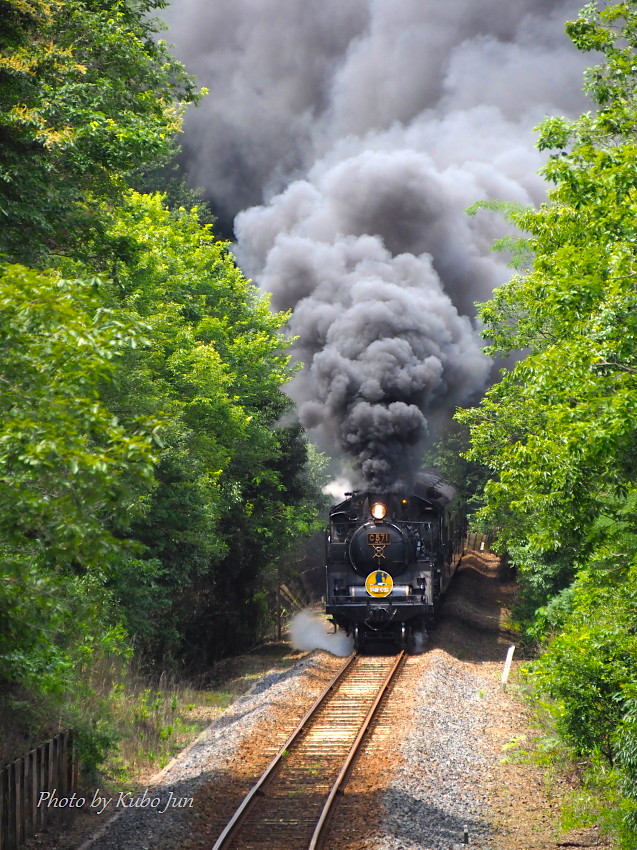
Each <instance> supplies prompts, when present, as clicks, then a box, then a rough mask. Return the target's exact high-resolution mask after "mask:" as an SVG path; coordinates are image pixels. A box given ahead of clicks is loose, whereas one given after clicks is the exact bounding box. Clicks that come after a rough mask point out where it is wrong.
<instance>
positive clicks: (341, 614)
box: [326, 470, 466, 652]
mask: <svg viewBox="0 0 637 850" xmlns="http://www.w3.org/2000/svg"><path fill="white" fill-rule="evenodd" d="M345 496H346V499H345V501H343V502H341V503H340V504H338V505H335V506H334V507H333V508H332V509H331V510H330V516H329V528H328V531H327V567H326V571H327V588H326V612H327V614H328V615H329V617H330V618H331V619H332V621H333V623H334V624H335V626H338V627H340V628H341V629H344V630H345V631H346V632H347V634H350V635H352V636H353V638H354V645H355V647H356V648H357V649H358V648H360V647H361V646H362V645H363V644H364V643H365V642H367V641H368V640H370V639H372V638H379V639H389V640H393V641H394V642H395V643H397V644H398V646H400V647H401V648H407V649H409V650H410V651H412V652H413V651H417V650H418V649H419V647H420V646H421V645H422V644H423V643H424V638H425V636H426V631H427V627H428V625H429V624H430V623H431V621H432V620H433V617H434V615H435V613H436V609H437V606H438V603H439V601H440V599H441V598H442V596H443V595H444V593H445V591H446V589H447V587H448V585H449V582H450V581H451V578H452V576H453V574H454V572H455V570H456V568H457V566H458V563H459V561H460V558H461V557H462V552H463V548H464V540H465V534H466V520H465V512H464V509H463V505H462V503H461V500H460V499H459V498H458V496H457V494H456V491H455V489H454V488H453V487H452V486H451V485H449V484H446V483H445V482H444V481H443V480H442V479H441V478H440V476H439V475H438V474H437V473H436V472H435V471H434V470H425V471H422V472H419V473H418V474H417V475H416V482H415V485H414V487H413V491H412V492H410V493H405V494H397V493H393V492H388V493H372V492H353V493H346V494H345Z"/></svg>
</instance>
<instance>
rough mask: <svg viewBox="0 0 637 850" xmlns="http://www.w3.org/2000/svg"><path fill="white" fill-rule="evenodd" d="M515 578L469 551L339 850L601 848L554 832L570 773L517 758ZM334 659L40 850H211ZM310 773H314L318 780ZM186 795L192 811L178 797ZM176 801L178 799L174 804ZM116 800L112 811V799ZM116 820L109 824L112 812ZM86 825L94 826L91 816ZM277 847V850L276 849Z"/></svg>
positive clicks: (377, 736)
mask: <svg viewBox="0 0 637 850" xmlns="http://www.w3.org/2000/svg"><path fill="white" fill-rule="evenodd" d="M514 595H515V583H514V582H513V581H512V580H511V579H507V578H502V577H501V576H500V575H499V574H498V562H497V559H496V558H495V557H494V556H492V555H489V554H486V553H477V552H474V553H470V554H469V555H468V556H466V557H465V559H464V560H463V564H462V569H461V570H460V572H459V574H458V576H457V580H456V581H455V583H454V585H453V587H452V589H451V590H450V593H449V595H448V598H447V600H446V602H445V606H444V610H443V612H442V616H441V618H440V622H439V625H438V628H437V629H436V630H435V631H434V632H432V634H431V636H430V641H429V645H428V648H427V651H426V652H425V653H424V654H422V655H420V656H413V657H411V658H409V659H408V662H407V664H406V666H405V668H404V671H403V674H402V675H401V678H400V680H399V681H398V682H397V684H396V685H395V687H394V690H393V692H392V695H391V698H390V699H389V700H388V701H387V703H386V705H385V708H384V713H383V714H382V716H381V718H380V720H379V722H378V723H377V725H376V727H375V729H374V731H373V733H372V734H371V735H370V736H369V737H368V739H367V741H366V743H365V746H364V749H363V752H362V754H361V755H360V757H359V759H358V761H357V763H356V766H355V768H354V770H353V772H352V774H351V776H350V780H349V783H348V786H347V788H346V790H345V793H344V794H343V796H342V799H341V801H340V803H339V806H338V808H337V810H336V812H335V814H334V817H333V819H332V822H331V830H332V832H331V834H330V839H329V845H328V846H329V847H338V848H339V850H429V849H430V850H458V848H461V847H464V846H466V844H465V841H468V842H469V846H471V847H474V848H482V850H558V848H562V847H597V848H602V847H604V848H606V847H608V845H607V844H605V843H604V841H603V839H602V838H600V836H599V835H598V834H597V832H596V831H595V830H584V831H580V832H569V833H566V834H564V833H563V832H562V831H561V829H560V809H561V806H562V803H563V801H564V799H565V798H566V796H567V795H568V793H569V791H570V781H569V778H568V776H566V775H563V774H560V773H558V772H557V771H555V770H551V772H550V773H547V770H546V768H543V767H540V766H538V765H536V764H534V763H533V762H531V761H529V760H525V759H524V758H519V757H518V756H517V755H516V753H519V752H522V751H524V750H531V749H532V748H533V738H534V736H535V734H536V730H535V725H534V720H533V717H532V715H531V713H530V711H529V710H528V709H527V707H526V705H525V703H524V702H523V700H522V699H521V697H520V695H519V693H518V686H517V684H516V681H517V674H518V668H519V665H520V664H521V663H522V662H521V660H520V658H519V655H518V657H517V658H515V659H514V663H513V671H512V674H511V679H510V684H509V687H508V688H507V690H504V689H503V687H502V682H501V674H502V669H503V663H504V659H505V656H506V652H507V649H508V647H509V646H510V645H511V644H512V642H514V641H515V638H514V634H513V633H512V632H511V630H510V628H509V625H508V618H509V613H510V609H511V605H512V602H513V600H514ZM342 664H343V659H341V658H334V657H333V656H330V655H328V654H327V653H324V652H315V653H312V654H309V655H306V656H305V657H303V658H302V659H301V660H300V661H299V662H298V663H297V664H295V665H294V666H293V667H292V668H290V669H288V670H282V669H278V670H272V671H271V672H269V673H268V674H267V675H265V676H264V677H263V678H262V679H260V680H259V681H257V682H256V684H255V685H254V687H253V688H252V690H251V692H250V693H249V694H246V695H245V696H243V697H241V698H239V699H238V700H236V701H235V702H234V703H233V704H232V705H231V706H230V707H229V708H227V709H226V711H225V712H224V713H223V714H221V715H220V716H219V718H218V719H217V720H215V721H214V722H213V724H212V725H211V726H210V727H209V728H208V729H207V730H206V731H205V732H204V733H203V734H202V735H201V736H200V737H199V738H198V739H197V741H195V742H194V743H193V744H192V745H191V746H190V747H189V748H188V749H187V750H186V751H184V753H182V754H181V755H180V756H179V757H178V758H177V759H176V760H175V761H174V762H173V763H172V764H171V765H169V766H168V768H167V769H165V770H164V771H162V773H161V774H160V775H159V776H157V777H155V778H153V780H149V782H148V783H147V786H145V788H140V789H139V792H138V793H137V796H133V797H131V798H126V802H130V801H131V800H135V799H137V800H143V794H144V792H145V791H146V787H147V788H148V790H147V791H146V799H149V798H150V799H158V800H159V801H160V803H161V805H160V803H158V804H157V805H156V806H154V807H153V806H152V805H151V804H147V805H146V806H145V807H144V806H143V805H142V804H141V803H140V805H138V806H135V805H127V806H124V805H122V806H118V807H116V809H113V806H111V809H110V814H109V812H108V811H104V812H103V813H102V814H101V815H98V814H96V813H94V814H93V815H91V816H90V822H88V823H85V824H84V826H83V828H82V829H83V831H82V832H78V831H76V832H75V833H73V832H70V833H67V834H66V835H64V836H57V837H56V838H55V841H54V843H51V842H52V841H53V838H52V836H41V837H40V839H36V840H35V841H34V842H32V844H31V846H32V847H41V848H44V847H45V848H47V850H53V848H55V850H71V849H72V850H78V848H81V850H120V848H121V850H123V848H126V850H145V848H153V850H177V848H180V850H210V848H211V847H212V846H213V844H214V842H215V839H216V837H217V836H218V835H219V833H220V832H221V830H222V829H223V827H224V825H225V824H226V822H227V821H228V820H229V818H230V817H231V815H232V813H233V812H234V810H235V809H236V807H237V806H238V804H239V803H240V801H241V799H242V797H243V795H244V794H246V793H247V791H248V790H249V789H250V787H251V786H252V785H253V784H254V782H255V781H256V779H257V778H258V776H259V775H260V773H261V772H262V771H263V770H264V768H265V767H266V766H267V764H268V763H269V761H270V760H271V758H272V757H273V755H274V754H275V753H276V751H277V750H278V749H279V748H280V747H281V745H282V743H283V742H284V741H285V740H286V738H287V736H288V735H289V733H290V731H291V730H292V729H293V728H294V726H295V725H296V724H297V723H298V721H299V719H300V717H301V716H302V715H303V713H304V712H305V711H306V710H307V709H308V708H309V706H310V705H311V703H312V702H313V700H314V699H315V698H316V696H317V695H318V694H319V693H320V691H321V690H322V689H323V688H324V687H325V684H326V683H327V681H329V679H330V678H331V677H332V676H333V675H334V672H335V671H336V670H337V669H338V668H339V667H340V666H341V665H342ZM318 779H319V777H318V774H317V781H318ZM184 800H185V801H188V802H187V804H186V803H183V801H184ZM175 801H182V805H179V804H178V803H175ZM113 805H114V804H113ZM113 815H114V816H113ZM87 820H89V819H88V818H87ZM272 850H277V848H274V846H273V847H272Z"/></svg>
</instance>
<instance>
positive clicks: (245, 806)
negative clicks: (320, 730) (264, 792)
mask: <svg viewBox="0 0 637 850" xmlns="http://www.w3.org/2000/svg"><path fill="white" fill-rule="evenodd" d="M355 658H356V653H353V654H352V655H350V657H349V658H348V660H347V661H346V662H345V664H344V665H343V666H342V667H341V669H340V670H339V671H338V673H337V674H336V675H335V676H334V678H333V679H332V680H331V681H330V682H329V684H328V685H327V687H326V688H325V690H323V691H322V693H321V694H320V696H319V697H318V699H317V700H316V702H315V703H314V704H313V705H312V706H311V708H310V709H309V710H308V712H307V713H306V714H305V716H304V717H303V719H302V720H301V722H300V723H299V725H298V726H297V727H296V729H295V730H294V731H293V732H292V734H291V735H290V737H289V738H288V739H287V741H286V742H285V744H283V746H282V747H281V749H280V750H279V752H278V753H277V754H276V755H275V757H274V758H273V759H272V761H271V762H270V764H269V765H268V766H267V767H266V769H265V771H264V772H263V773H262V774H261V777H260V778H259V779H258V781H257V782H256V783H255V785H253V786H252V788H251V789H250V791H248V793H247V794H246V796H245V797H244V799H243V801H242V803H241V805H240V806H239V808H238V809H237V810H236V812H235V813H234V815H233V816H232V818H231V819H230V820H229V821H228V823H227V824H226V827H225V829H224V830H223V832H222V833H221V835H220V836H219V838H218V839H217V840H216V842H215V844H214V846H213V848H212V850H223V848H224V847H227V846H228V844H229V843H230V841H231V840H232V839H233V838H234V836H235V834H236V832H237V830H238V828H239V826H240V825H241V823H242V822H243V820H244V819H245V817H246V815H247V814H248V812H249V810H250V809H251V807H252V805H253V804H254V801H255V797H256V796H257V794H258V793H259V791H260V790H261V788H262V787H263V785H265V783H266V782H267V780H268V779H269V778H270V776H271V775H272V774H273V773H274V771H275V770H276V768H277V767H278V765H279V764H280V762H281V761H282V760H283V759H284V758H285V756H286V755H287V753H288V750H289V748H290V747H291V746H292V745H293V744H294V743H295V742H296V741H297V739H298V738H300V737H301V735H302V734H303V733H304V732H305V731H306V727H307V723H308V721H309V720H310V719H311V717H312V715H314V714H315V713H316V712H317V711H318V709H319V708H320V707H321V706H322V705H323V703H324V702H325V700H326V699H327V697H328V696H329V695H330V692H331V691H332V690H333V689H334V687H335V686H336V685H337V684H338V683H339V682H340V680H341V679H342V678H343V676H344V675H345V673H346V672H347V671H348V670H349V668H350V667H351V666H352V664H353V663H354V660H355Z"/></svg>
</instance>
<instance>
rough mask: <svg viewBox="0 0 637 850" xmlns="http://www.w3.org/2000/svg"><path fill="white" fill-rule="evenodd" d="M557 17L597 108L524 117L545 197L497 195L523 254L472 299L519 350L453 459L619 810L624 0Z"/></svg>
mask: <svg viewBox="0 0 637 850" xmlns="http://www.w3.org/2000/svg"><path fill="white" fill-rule="evenodd" d="M567 31H568V33H569V34H570V36H571V38H572V40H573V41H574V43H575V44H576V46H577V47H578V48H580V49H582V50H585V51H590V50H595V51H599V52H601V53H602V54H603V62H602V63H601V64H599V65H597V66H595V67H593V68H591V69H590V70H589V71H588V72H587V74H586V88H587V90H588V92H589V94H590V95H591V96H592V97H593V99H594V100H595V102H596V107H597V108H596V111H595V112H593V113H592V114H586V115H583V116H581V117H580V118H579V119H577V120H575V121H572V122H569V121H567V120H565V119H563V118H551V119H548V120H547V121H545V122H544V123H543V124H542V125H541V126H540V128H539V131H540V135H539V147H540V149H541V150H547V151H553V152H552V153H551V155H550V157H549V159H548V162H547V165H546V167H545V169H544V173H545V175H546V177H547V179H548V180H549V182H550V183H551V184H552V188H551V189H550V190H549V193H548V201H547V202H546V203H545V204H543V205H542V206H541V207H540V208H539V209H537V210H533V209H528V210H524V209H515V208H510V209H509V210H508V211H507V217H508V218H509V219H510V220H511V221H513V223H514V224H516V225H517V226H518V227H519V228H520V229H521V230H522V231H523V232H524V234H525V241H524V242H523V243H520V244H519V245H518V248H520V245H521V247H522V251H521V252H520V251H519V255H520V256H521V257H524V256H525V255H526V256H527V257H528V258H530V260H529V263H528V268H527V270H526V272H525V273H521V274H518V275H516V276H515V277H513V279H512V280H511V281H510V282H509V283H508V284H506V285H505V286H503V287H502V288H500V289H499V290H497V291H496V293H495V294H494V297H493V299H492V300H491V301H490V302H489V303H487V304H485V305H482V309H481V317H482V320H483V322H484V323H485V336H487V337H489V338H490V340H491V348H490V351H491V353H493V354H509V353H511V352H513V351H519V352H521V353H523V354H524V355H525V356H524V359H523V360H521V361H520V362H519V363H517V365H516V366H515V367H514V368H512V369H510V370H505V371H503V373H502V378H501V381H500V382H499V383H498V384H497V385H495V386H494V387H492V388H491V389H490V390H489V392H488V393H487V394H486V397H485V399H484V401H483V403H482V404H481V405H480V406H479V407H478V408H474V409H472V410H468V411H463V412H462V413H461V414H460V415H459V418H460V420H461V421H463V422H464V423H466V424H468V425H469V426H470V428H471V439H472V448H471V450H470V452H469V457H470V458H472V459H473V460H476V461H479V462H482V463H484V464H486V466H488V468H489V470H490V473H491V479H490V481H489V482H488V483H487V485H486V487H485V499H486V503H485V506H484V508H483V509H482V511H481V515H482V518H483V519H484V521H485V522H488V523H491V524H493V525H496V526H499V527H501V528H502V534H501V541H500V542H501V545H502V546H506V548H507V549H508V551H509V552H510V554H511V556H512V558H513V560H514V561H515V562H516V563H517V565H518V567H519V569H520V573H521V577H522V581H523V589H524V595H525V600H526V602H527V605H528V611H529V613H530V614H532V613H533V612H535V615H536V616H535V625H534V627H533V630H534V634H535V635H536V636H540V637H543V638H545V639H549V640H550V643H549V644H548V649H547V651H546V653H545V654H544V655H543V657H542V658H541V660H540V662H539V664H538V667H537V670H538V672H537V677H538V681H539V682H540V684H541V685H542V687H543V688H544V689H545V690H546V691H547V692H548V693H549V694H551V695H552V696H553V697H554V698H555V699H556V701H557V707H558V711H559V716H560V721H559V726H560V728H561V730H562V731H563V732H564V734H565V735H566V736H567V738H568V740H569V741H570V742H571V744H572V745H573V747H574V748H575V750H577V751H579V752H581V753H587V754H589V755H591V754H595V753H598V754H601V757H602V758H604V759H606V760H607V761H614V762H615V763H616V765H617V766H618V770H619V773H620V775H621V776H623V779H622V780H621V783H622V787H623V788H624V789H625V793H627V794H628V795H629V798H630V799H628V798H627V799H628V802H627V807H628V808H627V809H626V812H627V814H626V818H627V819H628V820H626V823H628V821H629V819H630V818H631V817H633V818H634V814H630V812H631V811H634V805H633V804H637V796H635V787H637V786H636V785H635V773H634V765H635V761H634V757H633V755H631V753H632V752H633V751H632V750H631V748H630V747H629V746H624V745H623V744H622V743H621V741H622V740H623V739H622V734H621V730H623V732H624V733H626V734H628V733H629V732H630V730H633V729H634V724H633V719H634V701H632V702H631V700H633V698H634V685H635V669H636V668H635V660H636V658H635V647H634V638H633V633H634V630H635V627H636V626H637V609H636V607H635V593H634V587H635V585H634V570H633V566H632V565H634V560H635V558H636V557H637V539H636V538H635V535H634V534H632V533H630V532H629V531H628V530H627V522H628V525H629V524H630V522H629V519H630V518H631V517H632V518H634V498H635V472H636V471H637V467H636V463H637V460H636V456H635V453H634V445H635V438H636V436H637V311H636V310H635V307H636V306H637V294H636V291H635V269H636V268H637V265H636V260H637V252H636V248H635V246H636V245H637V172H636V171H635V161H636V159H637V145H636V144H635V141H634V136H635V128H636V127H637V101H636V98H635V91H636V90H637V89H636V85H637V61H636V60H635V48H636V47H637V9H636V8H635V4H634V3H616V4H612V5H608V6H604V7H602V8H600V7H598V5H597V4H596V3H591V4H589V5H588V6H586V7H585V8H584V9H583V10H582V13H581V14H580V17H579V18H578V19H577V20H576V21H573V22H571V23H569V24H568V25H567ZM631 706H632V707H631ZM631 712H632V713H631ZM631 718H633V719H631ZM631 724H632V725H631ZM631 734H632V733H631ZM631 795H632V797H631ZM631 800H632V802H630V801H631ZM629 832H630V829H629V830H628V833H629ZM628 833H626V835H628ZM632 835H633V839H629V838H626V840H625V842H626V843H625V846H626V847H635V846H636V845H635V843H634V832H633V833H632Z"/></svg>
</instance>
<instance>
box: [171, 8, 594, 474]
mask: <svg viewBox="0 0 637 850" xmlns="http://www.w3.org/2000/svg"><path fill="white" fill-rule="evenodd" d="M578 6H579V0H575V2H573V0H509V2H507V3H502V0H483V2H481V3H476V2H475V0H454V2H453V3H445V4H443V3H440V2H438V0H348V2H347V3H342V2H341V0H303V2H299V0H268V2H264V0H216V2H215V3H208V2H206V0H179V3H178V8H177V6H175V11H174V13H173V16H172V19H171V30H170V38H171V39H172V40H174V41H176V43H177V48H178V51H180V52H181V55H182V56H183V58H184V59H185V60H186V61H187V64H188V67H189V68H190V70H192V71H193V72H194V73H195V74H197V76H198V78H199V80H200V82H201V83H202V84H204V85H207V86H208V87H209V88H210V90H211V95H210V97H209V98H208V99H207V100H206V102H205V103H204V104H203V105H202V106H201V107H199V108H198V109H197V110H193V111H192V112H191V114H190V117H189V119H188V122H187V128H186V139H185V150H186V156H187V161H188V167H189V170H190V173H191V175H192V178H193V180H194V181H195V182H197V183H199V184H201V185H202V186H203V187H204V189H205V190H206V192H207V193H208V195H209V197H210V198H211V199H212V201H213V204H214V206H215V210H216V211H219V212H220V214H221V216H222V217H223V216H224V215H225V216H226V217H233V216H235V215H236V219H235V233H236V238H237V245H236V253H237V257H238V259H239V262H240V264H241V265H242V267H243V268H244V270H245V271H246V273H247V274H249V275H250V276H252V277H253V278H254V279H255V281H256V282H257V283H258V284H259V285H260V286H261V287H262V288H263V289H264V290H267V291H269V292H272V294H273V306H274V307H275V308H276V309H283V310H289V311H291V319H290V332H291V334H292V335H293V336H296V337H297V339H296V341H295V343H294V349H293V350H294V353H295V355H296V356H297V358H298V359H299V360H300V361H302V363H303V364H304V368H303V370H302V371H301V372H300V373H299V374H298V375H297V376H296V378H295V379H294V381H293V382H292V383H291V385H290V394H291V395H292V396H293V398H294V399H295V400H296V401H297V403H298V405H299V411H300V417H301V420H302V422H303V423H304V424H305V425H306V426H307V427H308V428H312V429H314V432H313V433H314V434H315V436H316V437H317V439H318V440H319V442H320V444H321V445H322V447H323V448H327V449H328V450H329V449H330V448H332V449H333V448H334V447H338V448H339V449H340V450H341V451H342V452H344V453H345V454H346V455H349V456H350V457H352V458H354V461H355V473H356V474H358V477H359V480H358V481H355V482H354V483H356V484H359V483H361V482H362V483H364V484H366V485H369V486H370V487H372V488H374V489H385V488H387V487H390V486H408V476H409V473H410V471H412V470H413V469H414V467H415V466H417V461H418V456H419V453H420V451H421V447H422V444H423V440H424V439H425V438H426V435H427V433H428V431H429V430H430V428H431V423H432V421H435V419H436V417H438V416H440V415H441V414H442V413H444V412H445V411H449V410H450V409H452V408H453V406H454V405H455V404H457V403H460V402H463V401H466V400H467V399H470V398H471V397H472V395H474V394H476V393H477V392H479V391H480V390H481V389H483V387H484V385H485V382H486V379H487V373H488V371H489V365H488V362H487V361H486V359H485V358H484V357H483V355H482V354H481V352H480V348H479V343H478V341H477V338H476V332H475V328H474V325H473V322H474V315H475V309H474V302H475V301H480V300H485V299H486V298H488V297H489V295H490V293H491V291H492V289H493V288H494V286H497V285H498V284H500V283H501V282H502V281H503V280H505V279H506V278H507V277H508V275H509V272H508V270H507V269H506V267H505V263H504V261H503V260H502V259H501V258H499V257H497V256H496V255H493V254H492V253H490V252H489V248H490V245H491V243H492V241H493V239H494V238H495V237H496V236H497V235H501V227H502V226H501V222H500V220H499V219H498V218H497V217H496V216H494V215H493V214H490V213H486V212H483V213H480V214H479V215H478V216H477V217H475V218H468V217H467V216H466V214H465V210H466V208H467V207H468V206H469V205H470V204H472V203H474V202H475V201H477V200H482V199H490V198H496V199H502V200H507V201H517V202H520V203H523V204H534V203H538V202H539V201H541V200H542V197H543V195H544V185H543V182H542V180H541V178H540V177H539V176H538V175H537V171H538V169H539V168H540V166H541V159H540V156H539V154H538V153H537V152H536V151H535V150H534V147H533V134H532V131H531V128H532V127H533V125H534V124H536V123H538V122H539V121H540V120H541V119H542V118H543V117H544V115H545V114H559V113H562V114H563V113H566V114H575V113H577V112H579V111H581V110H582V109H584V108H586V105H585V101H584V98H583V96H582V95H581V91H580V90H581V71H582V67H583V65H584V64H585V61H586V57H581V56H580V55H578V54H577V52H576V51H575V50H574V49H573V48H572V46H571V45H570V42H569V41H568V39H567V38H566V36H565V35H564V34H563V24H564V21H565V20H566V19H568V18H572V17H574V16H575V14H576V12H577V9H578Z"/></svg>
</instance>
